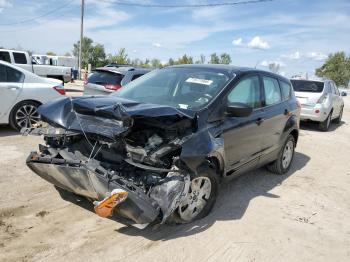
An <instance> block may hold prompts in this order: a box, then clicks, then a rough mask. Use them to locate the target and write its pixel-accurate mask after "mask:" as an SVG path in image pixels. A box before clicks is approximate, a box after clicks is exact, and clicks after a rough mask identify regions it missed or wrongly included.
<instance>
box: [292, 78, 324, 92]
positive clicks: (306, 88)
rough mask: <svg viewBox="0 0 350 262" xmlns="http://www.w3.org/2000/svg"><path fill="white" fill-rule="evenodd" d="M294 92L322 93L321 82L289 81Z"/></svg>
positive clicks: (322, 85)
mask: <svg viewBox="0 0 350 262" xmlns="http://www.w3.org/2000/svg"><path fill="white" fill-rule="evenodd" d="M291 82H292V85H293V89H294V91H295V92H309V93H322V91H323V88H324V83H323V82H318V81H309V80H291Z"/></svg>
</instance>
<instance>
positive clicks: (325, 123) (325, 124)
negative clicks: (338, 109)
mask: <svg viewBox="0 0 350 262" xmlns="http://www.w3.org/2000/svg"><path fill="white" fill-rule="evenodd" d="M331 123H332V111H331V112H330V113H329V115H328V117H327V118H326V120H324V121H323V122H320V124H319V126H318V128H319V129H320V130H321V131H323V132H326V131H328V129H329V127H330V126H331Z"/></svg>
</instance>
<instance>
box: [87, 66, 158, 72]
mask: <svg viewBox="0 0 350 262" xmlns="http://www.w3.org/2000/svg"><path fill="white" fill-rule="evenodd" d="M94 70H99V71H108V72H114V73H119V74H125V73H126V72H128V71H137V72H140V73H148V72H150V71H151V70H152V69H147V68H139V67H133V66H122V67H110V66H109V67H106V66H104V67H98V68H96V69H94ZM94 70H93V71H94Z"/></svg>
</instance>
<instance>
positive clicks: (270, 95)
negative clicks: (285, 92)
mask: <svg viewBox="0 0 350 262" xmlns="http://www.w3.org/2000/svg"><path fill="white" fill-rule="evenodd" d="M263 82H264V92H265V105H266V106H271V105H274V104H277V103H280V102H281V101H282V99H281V90H280V87H279V84H278V81H277V79H275V78H272V77H267V76H263Z"/></svg>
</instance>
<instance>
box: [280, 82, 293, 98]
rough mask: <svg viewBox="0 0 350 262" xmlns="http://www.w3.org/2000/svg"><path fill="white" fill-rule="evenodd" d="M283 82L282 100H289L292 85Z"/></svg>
mask: <svg viewBox="0 0 350 262" xmlns="http://www.w3.org/2000/svg"><path fill="white" fill-rule="evenodd" d="M280 84H281V92H282V100H287V99H289V98H290V96H291V90H292V87H291V85H290V84H288V83H286V82H283V81H280Z"/></svg>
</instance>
